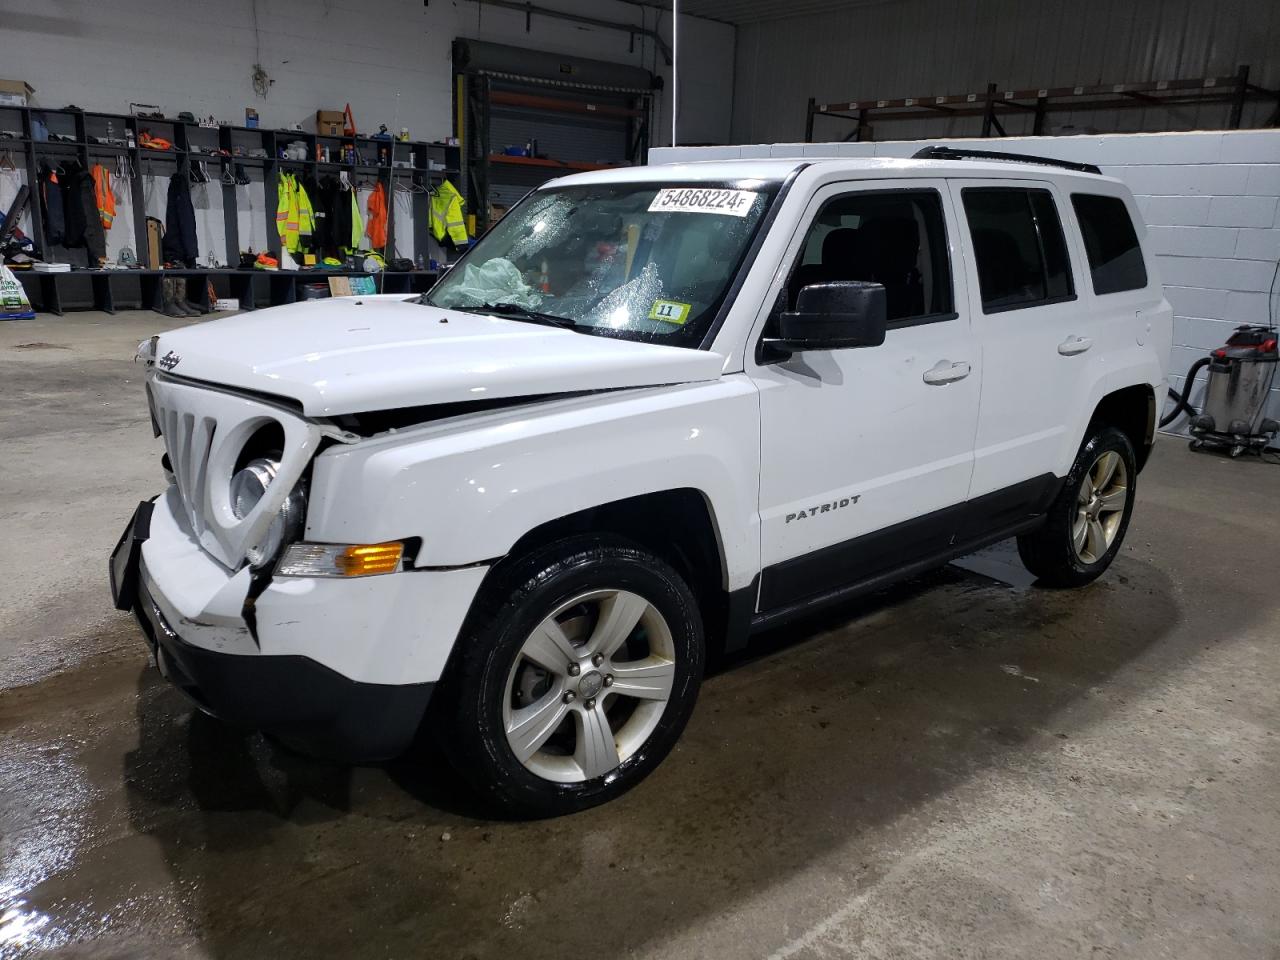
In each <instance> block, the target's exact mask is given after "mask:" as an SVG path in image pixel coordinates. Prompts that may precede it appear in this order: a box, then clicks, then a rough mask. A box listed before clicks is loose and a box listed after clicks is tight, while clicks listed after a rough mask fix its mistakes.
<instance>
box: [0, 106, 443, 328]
mask: <svg viewBox="0 0 1280 960" xmlns="http://www.w3.org/2000/svg"><path fill="white" fill-rule="evenodd" d="M144 131H146V132H149V133H150V134H151V135H152V136H155V137H161V138H163V139H165V140H167V141H169V142H170V144H171V147H170V148H169V149H161V150H157V149H148V148H147V147H144V146H142V145H141V139H140V136H141V134H142V133H143V132H144ZM294 141H301V142H302V143H304V144H305V146H306V153H307V158H308V159H306V160H296V159H283V158H281V157H280V156H279V152H280V148H282V147H283V146H284V145H285V144H288V143H292V142H294ZM325 147H327V148H328V149H329V151H330V159H329V160H320V159H317V158H318V157H319V156H320V153H319V149H320V148H325ZM345 148H350V149H351V150H352V151H353V152H354V162H343V161H342V157H343V150H344V149H345ZM4 151H8V152H9V154H10V155H11V156H13V157H15V160H17V159H18V158H20V163H19V164H18V165H19V166H20V167H21V168H22V169H24V170H25V175H26V183H27V186H28V187H29V188H30V189H31V193H32V199H31V204H30V205H29V207H28V210H29V216H30V224H31V230H30V234H31V238H32V241H33V243H34V244H35V246H36V248H37V250H39V251H40V253H41V255H42V256H43V257H44V258H45V259H46V260H53V259H57V260H60V261H63V262H68V263H71V264H72V266H73V268H75V269H72V270H71V271H68V272H62V273H41V272H36V271H33V270H15V271H14V273H15V275H17V276H18V278H19V279H20V280H21V281H22V283H23V285H24V287H25V288H26V289H27V292H28V295H29V296H31V297H32V300H33V304H34V305H35V306H36V308H37V309H39V310H43V311H48V312H52V313H55V314H61V313H62V312H63V310H64V307H65V305H67V304H69V303H75V304H76V305H77V306H85V307H92V308H94V309H99V310H105V311H107V312H108V313H112V312H114V311H115V309H116V308H117V305H125V304H129V305H137V306H139V307H143V308H152V307H158V306H159V305H160V303H161V290H162V281H163V279H164V278H166V277H183V278H186V279H188V280H190V281H195V282H194V284H193V285H192V286H193V289H191V290H190V291H189V297H190V299H191V300H192V301H194V302H196V303H198V304H199V305H200V306H202V307H204V308H206V309H208V308H209V307H210V306H211V304H210V303H209V295H208V284H207V283H206V282H205V281H210V282H212V283H213V285H214V288H215V290H216V292H217V293H218V295H219V296H230V297H234V298H236V299H238V300H239V301H240V307H241V309H250V310H251V309H253V308H254V307H256V306H267V305H276V304H282V303H292V302H293V301H295V300H297V299H299V298H300V296H301V287H302V285H303V284H306V283H315V282H318V281H322V280H323V279H325V278H326V277H329V276H370V275H373V276H376V279H377V284H378V289H379V290H380V291H383V292H387V293H400V292H403V293H416V292H422V291H425V290H427V289H429V288H430V287H431V285H432V284H433V283H434V282H435V279H436V277H437V276H438V271H436V270H409V271H390V270H388V271H380V272H378V273H377V274H370V273H369V272H367V271H359V270H314V269H311V270H307V269H300V270H277V271H266V270H248V269H239V268H238V267H237V266H236V265H237V264H238V263H239V262H240V252H241V246H240V236H239V233H240V230H239V226H240V224H239V219H240V218H239V214H240V210H239V200H238V195H237V190H236V184H234V182H231V183H228V182H227V181H226V180H223V179H221V177H220V175H221V174H222V173H223V172H225V171H228V170H234V167H235V165H240V166H242V167H244V168H246V170H248V169H257V170H261V176H262V181H261V187H262V189H263V192H264V202H263V204H262V206H263V216H264V224H263V226H264V228H265V237H266V249H265V251H258V252H266V253H270V254H271V255H272V256H275V257H277V258H278V257H279V256H280V239H279V235H278V234H277V231H276V224H275V208H276V203H275V191H274V183H275V179H276V174H277V173H279V172H281V171H288V170H293V171H301V172H307V173H312V174H315V175H317V176H321V175H324V174H328V173H338V172H340V171H346V172H348V173H349V174H351V175H355V176H368V177H372V178H374V179H376V180H377V181H379V182H381V183H382V184H383V186H384V188H385V189H386V191H387V196H388V204H387V206H388V210H387V244H386V247H385V248H384V249H385V251H386V253H385V254H384V255H385V256H386V258H387V259H388V260H390V259H392V258H393V257H395V255H396V254H395V250H396V230H397V222H396V221H397V218H396V204H395V202H394V192H395V190H396V189H398V187H397V186H396V184H404V185H412V186H413V188H416V189H414V191H413V192H414V196H413V201H412V203H413V207H412V210H413V218H412V223H411V224H410V225H409V228H410V229H411V230H412V231H413V241H414V243H413V248H414V249H415V250H417V251H419V252H428V251H429V257H430V259H433V260H436V261H437V262H439V263H444V262H445V261H446V259H447V258H446V254H445V251H444V249H443V248H442V247H441V246H440V245H439V244H438V243H436V241H435V239H434V237H432V236H431V235H430V229H429V223H430V191H431V190H432V189H434V187H435V186H436V185H438V184H439V183H440V182H442V181H443V180H445V179H449V178H457V177H458V176H459V173H460V171H459V153H458V149H457V147H454V146H451V145H448V144H444V143H435V142H424V141H410V142H405V141H398V140H385V139H380V138H373V137H364V136H356V137H350V136H325V135H321V134H315V133H305V132H301V131H297V130H268V129H264V128H251V127H241V126H234V125H219V126H215V127H211V126H203V125H201V124H200V123H198V122H193V121H187V120H178V119H174V118H169V117H165V118H160V117H150V116H134V115H129V114H118V113H103V112H96V111H84V110H79V109H76V108H73V107H67V108H46V107H37V106H30V105H28V106H25V107H17V106H0V152H4ZM250 151H255V152H256V153H257V155H255V156H251V155H249V154H250ZM119 157H124V158H126V159H127V160H128V167H129V169H130V171H131V176H129V178H128V179H129V181H130V208H131V212H132V217H131V219H132V222H133V229H134V232H133V235H132V236H131V237H130V242H129V244H128V245H129V246H132V247H133V248H134V250H135V251H137V256H138V261H139V263H140V264H144V267H143V268H142V269H114V268H113V269H96V268H95V267H94V265H91V264H89V263H88V262H87V260H88V254H87V252H81V251H80V250H78V249H76V250H67V249H65V248H63V247H60V246H53V245H51V244H49V243H48V242H47V238H48V233H47V231H46V225H45V223H44V218H43V209H42V204H41V202H40V199H39V172H40V168H41V165H42V164H45V163H48V164H50V165H56V164H57V163H58V162H59V160H65V159H74V160H77V161H79V162H80V163H81V164H82V165H84V166H85V167H86V168H87V167H89V166H90V165H91V164H93V163H95V162H105V163H108V164H113V163H114V162H115V161H116V159H117V158H119ZM199 162H204V163H206V164H207V166H208V167H209V172H210V174H211V175H214V174H217V175H219V176H216V177H215V178H214V179H215V180H218V182H214V180H211V181H210V183H209V184H208V187H209V189H215V188H218V187H220V188H221V192H222V209H223V224H222V227H223V231H222V232H223V245H222V248H221V249H215V250H202V251H201V254H202V257H201V259H205V258H206V257H208V256H210V255H211V256H212V257H213V258H214V259H215V260H216V261H219V262H222V263H225V264H227V265H226V266H221V265H218V266H213V265H211V266H204V265H197V266H196V267H193V268H178V269H172V268H170V269H166V268H164V267H163V265H162V264H149V263H147V257H146V254H145V252H146V251H147V249H148V238H147V225H146V221H147V217H146V210H145V201H144V190H145V184H144V177H145V176H146V171H147V169H148V168H151V169H154V168H155V167H156V166H158V165H167V166H168V167H170V168H171V170H170V172H171V173H181V174H183V175H187V174H189V172H190V168H191V165H192V164H193V163H199ZM399 226H400V228H401V229H404V225H403V224H400V225H399ZM424 259H426V257H424Z"/></svg>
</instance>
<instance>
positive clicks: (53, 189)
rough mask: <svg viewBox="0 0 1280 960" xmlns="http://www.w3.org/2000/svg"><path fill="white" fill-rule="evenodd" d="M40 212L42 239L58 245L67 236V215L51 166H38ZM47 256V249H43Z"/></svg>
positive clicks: (49, 244)
mask: <svg viewBox="0 0 1280 960" xmlns="http://www.w3.org/2000/svg"><path fill="white" fill-rule="evenodd" d="M40 203H41V208H40V213H41V214H42V216H43V219H44V240H45V243H46V244H47V245H48V246H50V247H53V246H60V245H61V244H62V243H63V241H64V240H66V238H67V217H66V214H65V213H64V212H63V207H62V185H61V184H60V183H59V182H58V175H57V173H55V172H54V171H53V169H52V168H50V167H47V166H45V165H43V164H41V166H40ZM44 253H45V256H46V257H47V256H49V255H50V254H49V251H47V250H46V251H45V252H44Z"/></svg>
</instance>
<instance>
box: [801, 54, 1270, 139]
mask: <svg viewBox="0 0 1280 960" xmlns="http://www.w3.org/2000/svg"><path fill="white" fill-rule="evenodd" d="M1253 102H1270V103H1274V104H1275V109H1274V110H1273V112H1272V113H1271V114H1270V117H1269V119H1268V120H1267V122H1266V123H1265V124H1264V126H1267V127H1274V126H1280V90H1268V89H1266V88H1264V87H1260V86H1258V85H1257V84H1253V83H1250V82H1249V67H1248V66H1247V65H1244V66H1241V67H1240V68H1239V69H1238V70H1237V71H1236V74H1235V75H1234V76H1230V77H1198V78H1194V79H1184V80H1151V81H1143V82H1139V83H1110V84H1093V85H1081V86H1073V87H1048V88H1040V89H1028V90H1002V89H1000V86H999V85H998V84H995V83H990V84H987V88H986V90H985V91H983V92H981V93H960V94H947V95H944V96H927V97H903V98H899V99H896V100H849V101H842V102H833V103H817V102H816V101H815V100H814V98H812V97H810V98H809V105H808V111H807V114H806V118H805V128H804V129H805V136H804V139H805V142H806V143H812V142H813V121H814V118H815V117H833V118H835V119H838V120H844V121H848V122H850V123H853V124H854V127H853V130H852V131H851V132H850V133H849V134H848V135H847V136H845V137H843V140H845V141H850V140H853V141H860V140H862V139H863V138H864V136H865V135H866V134H867V131H868V130H869V128H870V125H871V124H872V123H873V122H875V123H883V122H891V121H895V120H921V119H938V120H941V119H952V118H955V117H981V118H982V136H984V137H991V136H999V137H1003V136H1007V134H1006V133H1005V127H1004V123H1003V122H1002V118H1007V117H1009V116H1012V115H1017V114H1022V115H1024V116H1025V115H1030V116H1031V117H1032V118H1033V119H1032V135H1033V136H1041V135H1043V134H1044V133H1045V121H1046V118H1047V117H1048V116H1049V114H1052V113H1063V112H1075V111H1091V110H1134V109H1151V108H1159V107H1172V106H1201V105H1207V104H1222V105H1225V106H1227V107H1229V114H1228V119H1227V125H1228V127H1230V128H1232V129H1238V128H1239V127H1240V124H1241V122H1242V120H1243V116H1244V108H1245V105H1246V104H1248V103H1253Z"/></svg>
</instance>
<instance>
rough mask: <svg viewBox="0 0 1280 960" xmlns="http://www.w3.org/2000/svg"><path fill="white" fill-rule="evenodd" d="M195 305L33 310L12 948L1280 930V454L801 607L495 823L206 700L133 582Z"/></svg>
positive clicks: (805, 954)
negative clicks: (634, 772)
mask: <svg viewBox="0 0 1280 960" xmlns="http://www.w3.org/2000/svg"><path fill="white" fill-rule="evenodd" d="M169 323H170V321H167V320H165V319H163V318H161V317H158V316H155V315H151V314H144V315H135V316H120V317H116V318H103V317H100V316H95V315H92V314H89V315H78V316H69V317H67V318H65V319H61V320H56V319H49V320H38V321H35V322H30V323H11V324H7V325H2V326H0V383H3V384H4V388H3V389H2V390H0V463H3V469H2V470H0V522H2V524H3V535H2V536H0V543H3V544H4V545H5V547H6V548H7V549H5V550H4V551H3V552H0V687H3V688H4V689H2V690H0V957H4V958H10V957H20V956H26V955H28V954H35V953H43V952H44V951H48V952H49V953H50V954H51V955H53V956H57V957H90V956H92V957H108V958H114V957H210V958H224V957H225V958H231V957H301V956H356V957H439V958H448V960H462V958H473V960H479V958H499V957H507V956H514V955H519V956H521V957H523V958H527V960H536V958H540V957H548V958H550V957H556V958H560V957H569V956H577V955H590V956H619V957H679V958H686V957H707V958H727V957H733V958H747V957H769V958H802V960H816V958H833V957H845V956H858V957H875V958H880V957H884V958H888V957H947V958H953V957H1009V958H1014V957H1016V958H1025V957H1036V958H1038V960H1051V958H1078V957H1116V958H1126V960H1130V958H1148V957H1150V958H1155V957H1177V958H1179V960H1193V958H1206V960H1209V958H1212V960H1220V958H1223V957H1232V958H1273V960H1274V958H1276V957H1280V949H1278V945H1280V695H1278V694H1277V690H1280V649H1277V638H1278V637H1280V594H1278V593H1277V591H1276V589H1275V578H1276V575H1277V570H1278V568H1277V557H1280V515H1278V504H1280V496H1278V494H1280V469H1277V468H1276V467H1274V466H1271V465H1267V464H1263V463H1259V462H1257V461H1253V462H1234V461H1227V460H1224V459H1219V458H1217V457H1214V456H1212V455H1197V454H1192V453H1190V452H1188V451H1187V450H1186V448H1185V445H1184V444H1182V443H1181V442H1178V441H1167V442H1165V443H1163V444H1162V445H1161V446H1159V447H1158V448H1157V453H1156V455H1155V456H1154V458H1153V461H1152V463H1151V466H1150V467H1149V469H1148V470H1147V471H1146V472H1144V473H1143V475H1142V477H1141V482H1140V493H1139V502H1138V508H1137V513H1136V515H1135V518H1134V521H1133V525H1132V527H1131V529H1130V532H1129V537H1128V541H1127V543H1126V545H1125V547H1124V550H1123V552H1122V554H1121V556H1120V557H1119V558H1118V560H1117V561H1116V563H1115V565H1114V567H1113V568H1112V570H1111V571H1110V573H1109V574H1108V575H1107V576H1106V577H1105V578H1104V579H1103V580H1102V581H1100V582H1099V583H1097V584H1095V585H1093V586H1091V587H1089V588H1087V589H1084V590H1080V591H1076V592H1050V591H1045V590H1040V589H1036V588H1028V587H1026V586H1015V585H1013V584H1021V583H1024V582H1025V580H1023V579H1021V578H1020V577H1019V576H1018V573H1017V568H1016V561H1011V560H1010V554H1009V551H1008V549H1007V548H1004V549H1000V548H997V549H996V550H994V551H992V552H990V553H989V554H987V555H986V556H984V557H982V558H980V559H979V561H977V563H973V564H967V566H968V567H969V569H960V568H957V567H955V566H953V567H949V568H947V569H946V570H943V571H939V572H938V573H937V574H934V575H931V576H928V577H925V578H923V579H921V580H918V581H916V582H913V583H911V584H908V585H905V586H902V587H899V588H896V589H894V590H891V591H889V592H887V593H885V594H883V595H880V596H878V597H875V598H872V599H871V600H869V601H865V602H861V603H859V604H856V605H854V606H850V607H846V608H844V609H842V610H840V611H837V612H835V613H832V614H829V615H827V616H825V617H823V618H821V619H818V620H813V621H810V622H808V623H806V624H803V625H800V626H797V627H792V628H788V629H787V630H785V631H782V632H780V633H776V634H774V635H772V636H768V637H764V638H762V639H761V641H760V642H758V643H756V644H755V645H754V647H753V656H752V657H751V658H750V659H747V660H745V661H743V662H741V663H739V664H737V665H735V666H733V667H731V668H730V669H727V670H725V671H724V672H722V673H720V674H719V675H717V676H715V677H713V678H711V679H710V680H709V681H708V682H707V684H706V686H705V687H704V689H703V695H702V699H701V702H700V703H699V705H698V709H697V711H696V713H695V715H694V718H693V721H692V723H691V725H690V728H689V730H688V732H687V733H686V735H685V737H684V740H683V741H682V743H681V744H680V746H679V747H678V748H677V749H676V751H675V752H674V753H673V754H672V755H671V757H670V759H669V760H668V761H667V762H666V763H665V764H664V765H663V766H662V767H661V769H660V770H659V771H658V772H657V773H656V774H655V775H654V776H653V777H652V778H651V779H650V780H649V781H647V782H646V783H645V784H643V785H641V786H640V787H639V788H638V789H636V790H635V791H633V792H632V793H631V794H629V795H628V796H627V797H625V798H624V799H622V800H621V801H620V802H617V803H614V804H612V805H609V806H606V807H603V808H599V809H596V810H593V811H589V812H587V813H584V814H581V815H578V816H574V817H569V818H564V819H560V820H555V821H547V822H540V823H505V822H493V821H486V820H479V819H475V818H473V816H471V815H469V813H468V809H469V808H468V805H467V803H466V800H465V798H463V797H461V796H459V795H458V794H456V793H455V792H454V791H453V790H452V788H451V783H450V776H449V774H448V772H447V771H446V770H445V769H444V768H443V767H442V765H441V764H440V762H439V760H438V758H436V757H435V756H433V755H432V754H431V753H430V752H428V751H425V750H424V751H421V752H418V753H416V754H414V755H412V756H410V757H407V758H405V759H403V760H401V761H398V762H396V763H394V764H391V765H389V766H386V767H370V768H359V769H345V768H341V767H333V766H327V765H324V764H320V763H315V762H311V761H308V760H303V759H300V758H298V757H295V756H291V755H289V754H286V753H282V752H281V751H279V750H277V749H275V748H273V747H272V746H271V745H270V744H267V743H265V742H264V741H263V740H262V739H261V738H260V737H257V736H241V735H238V734H236V733H234V732H232V731H229V730H227V729H224V728H222V727H221V726H220V725H219V724H217V723H216V722H213V721H210V720H208V719H207V718H205V717H203V716H201V715H193V713H192V710H191V709H190V708H189V707H188V706H187V704H186V703H185V702H184V701H183V700H182V699H181V697H180V696H179V695H178V694H176V693H175V692H173V691H172V690H170V689H168V688H167V687H166V685H165V684H164V683H163V682H162V681H161V680H160V678H159V677H158V676H157V674H156V672H155V671H154V670H153V669H152V668H150V667H149V666H148V664H147V658H146V656H145V654H144V649H143V645H142V642H141V640H140V639H139V636H138V634H137V631H136V630H135V629H134V627H133V626H132V625H131V624H130V622H129V621H128V619H126V618H125V617H124V616H122V615H118V614H116V613H114V612H112V611H111V610H110V605H109V602H108V599H107V592H106V586H105V582H104V572H105V561H106V556H107V554H108V552H109V550H110V548H111V546H112V544H113V543H114V540H115V538H116V536H117V534H118V532H119V529H120V527H121V526H122V524H123V522H124V520H125V518H126V517H127V515H128V513H129V511H130V510H131V509H132V506H133V504H134V503H135V502H136V501H137V500H138V499H139V498H141V497H143V496H146V495H149V494H150V493H152V492H154V491H155V489H156V484H157V482H158V480H159V469H158V466H157V463H156V461H157V458H158V455H159V454H158V447H157V444H156V443H155V442H154V441H152V439H151V436H150V432H149V430H148V428H147V422H146V414H145V409H144V406H143V403H142V396H141V390H140V388H139V384H138V373H139V371H138V369H137V368H135V367H133V366H132V365H131V364H130V362H129V358H130V357H131V356H132V351H133V347H134V345H135V344H136V342H137V341H138V340H140V339H142V338H144V337H145V336H147V335H148V334H149V333H151V332H153V330H155V329H158V328H159V327H161V326H163V325H165V324H169ZM975 569H982V570H986V571H988V572H993V573H995V574H996V575H997V576H1002V575H1003V572H1007V573H1008V575H1007V576H1004V581H1006V582H1002V580H1000V579H989V578H988V577H985V576H981V575H979V574H978V573H975V572H973V570H975Z"/></svg>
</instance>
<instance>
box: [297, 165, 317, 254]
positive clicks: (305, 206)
mask: <svg viewBox="0 0 1280 960" xmlns="http://www.w3.org/2000/svg"><path fill="white" fill-rule="evenodd" d="M293 190H294V193H295V194H296V197H297V204H298V233H299V235H300V236H301V238H302V242H303V244H304V245H309V244H310V241H311V237H312V236H313V235H314V234H315V232H316V212H315V208H314V207H312V206H311V197H310V196H309V195H308V194H307V190H306V188H305V187H304V186H303V185H302V184H301V183H299V182H298V178H297V177H294V178H293Z"/></svg>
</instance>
